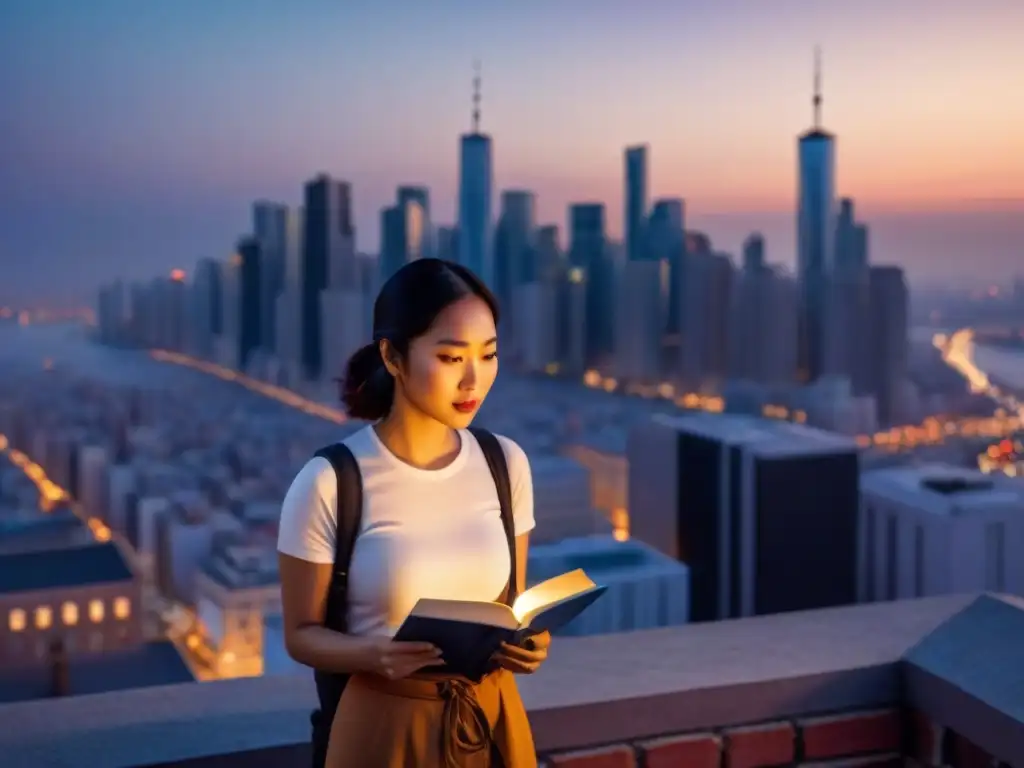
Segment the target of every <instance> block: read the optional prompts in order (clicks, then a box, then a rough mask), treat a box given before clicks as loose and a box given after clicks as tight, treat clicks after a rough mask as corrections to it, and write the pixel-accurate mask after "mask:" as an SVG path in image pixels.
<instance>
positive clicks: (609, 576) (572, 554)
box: [527, 536, 688, 584]
mask: <svg viewBox="0 0 1024 768" xmlns="http://www.w3.org/2000/svg"><path fill="white" fill-rule="evenodd" d="M576 568H582V569H583V570H584V571H586V572H587V575H588V576H590V577H591V578H593V579H596V580H597V581H599V582H603V583H606V584H607V583H610V582H613V581H619V580H630V579H633V578H636V576H637V575H638V574H653V573H669V572H671V573H678V572H680V571H684V572H685V571H687V570H688V568H687V566H686V565H685V564H684V563H681V562H679V561H678V560H674V559H673V558H671V557H668V556H667V555H664V554H662V553H661V552H659V551H657V550H656V549H654V548H653V547H649V546H647V545H646V544H643V543H642V542H640V541H637V540H636V539H627V540H626V541H616V540H615V539H614V538H612V537H611V536H579V537H575V538H569V539H563V540H561V541H558V542H553V543H551V544H539V545H537V546H531V547H530V567H529V568H528V569H527V573H529V574H530V581H531V582H536V581H538V580H543V579H547V578H551V577H553V576H557V575H558V574H560V573H565V572H566V571H570V570H574V569H576Z"/></svg>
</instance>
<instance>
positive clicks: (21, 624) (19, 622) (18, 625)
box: [7, 608, 28, 632]
mask: <svg viewBox="0 0 1024 768" xmlns="http://www.w3.org/2000/svg"><path fill="white" fill-rule="evenodd" d="M27 623H28V622H27V620H26V617H25V611H24V610H23V609H22V608H14V609H12V610H11V612H10V614H9V615H8V617H7V626H9V627H10V628H11V632H21V631H22V630H23V629H25V625H26V624H27Z"/></svg>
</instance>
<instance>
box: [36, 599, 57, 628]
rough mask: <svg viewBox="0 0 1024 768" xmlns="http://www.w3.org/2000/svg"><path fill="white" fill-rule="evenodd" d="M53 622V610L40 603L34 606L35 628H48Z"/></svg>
mask: <svg viewBox="0 0 1024 768" xmlns="http://www.w3.org/2000/svg"><path fill="white" fill-rule="evenodd" d="M51 624H53V610H52V609H51V608H50V606H48V605H40V606H39V607H38V608H36V628H37V629H49V628H50V625H51Z"/></svg>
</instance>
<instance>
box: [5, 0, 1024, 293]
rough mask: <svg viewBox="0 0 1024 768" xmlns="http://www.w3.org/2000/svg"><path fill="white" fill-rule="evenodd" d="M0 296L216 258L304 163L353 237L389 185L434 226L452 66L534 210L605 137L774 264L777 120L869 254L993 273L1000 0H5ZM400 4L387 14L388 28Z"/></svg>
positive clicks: (1004, 29)
mask: <svg viewBox="0 0 1024 768" xmlns="http://www.w3.org/2000/svg"><path fill="white" fill-rule="evenodd" d="M0 18H2V23H0V61H2V62H3V65H2V66H0V86H2V88H3V92H4V93H5V102H6V103H5V108H4V110H3V112H2V114H0V129H2V133H3V135H4V137H5V139H4V143H3V145H2V147H0V167H3V168H4V174H3V179H2V180H0V232H2V233H3V237H2V242H0V261H2V262H3V264H4V267H5V280H4V281H3V285H2V286H0V302H3V303H14V304H20V303H62V302H85V301H88V300H89V299H90V297H91V295H92V291H93V290H94V289H95V287H96V285H97V284H98V283H99V282H100V281H103V280H107V279H110V278H112V277H115V276H121V277H124V278H126V279H136V278H141V277H144V276H148V275H151V274H153V273H161V272H164V271H166V270H169V269H171V268H173V267H181V266H184V267H186V268H187V267H189V266H190V265H192V264H194V263H195V260H196V259H197V258H199V257H201V256H211V257H214V258H223V256H224V254H226V253H227V252H229V251H230V249H231V247H232V246H233V243H234V239H235V236H236V234H237V232H238V231H239V230H240V229H241V228H242V227H243V226H244V222H245V221H247V219H248V216H249V214H250V208H249V205H250V202H251V200H252V199H254V198H272V199H281V200H285V201H290V202H294V201H297V200H298V198H299V196H300V194H301V183H302V182H303V180H305V179H306V178H308V177H309V176H311V175H312V174H314V173H317V172H319V171H326V172H329V173H331V174H333V175H336V176H337V177H338V178H341V179H344V180H346V181H349V182H350V183H351V184H352V186H353V195H354V214H355V224H356V232H357V246H358V248H359V249H360V250H363V251H367V252H375V251H376V249H377V248H378V247H379V212H380V209H381V208H382V207H384V206H385V205H387V204H388V203H389V201H390V199H391V197H392V195H393V190H394V188H395V186H396V185H397V184H400V183H423V184H426V185H428V186H430V188H431V196H432V200H433V201H434V203H433V206H434V213H433V218H434V220H435V221H438V222H447V221H454V219H455V202H456V197H457V181H458V180H457V151H458V136H459V134H460V133H462V132H465V131H466V130H468V128H469V126H470V110H471V103H470V94H471V79H472V62H473V61H474V59H477V58H479V59H480V60H481V61H482V68H483V117H482V123H481V127H482V130H484V131H486V132H487V133H489V134H490V135H491V136H492V137H493V138H494V142H495V144H494V146H495V149H494V162H495V189H496V190H500V189H504V188H510V187H516V188H527V189H532V190H534V191H535V192H536V193H537V203H538V220H539V221H542V222H547V221H550V222H552V223H557V224H560V225H562V226H563V227H564V225H565V220H566V206H567V204H569V203H570V202H574V201H585V200H595V201H601V202H604V203H606V204H607V206H608V214H609V216H608V226H609V233H610V234H611V235H612V236H613V237H619V236H621V230H622V223H621V221H622V190H621V174H622V167H621V164H622V155H621V151H622V147H624V146H626V145H627V144H633V143H638V142H644V143H647V144H649V146H650V153H651V159H650V167H651V193H652V195H653V196H658V195H681V196H683V197H684V198H685V199H686V202H687V218H688V222H689V223H690V224H692V225H693V226H694V227H696V228H699V229H703V230H705V231H707V232H708V233H709V234H710V235H711V236H712V238H714V240H715V241H716V243H718V244H720V247H721V248H722V249H723V250H726V251H728V252H731V253H733V254H738V251H739V246H740V243H741V242H742V239H743V238H744V237H745V236H746V235H747V234H748V233H749V232H750V231H751V230H754V229H760V230H761V231H762V232H763V233H764V234H765V237H766V241H767V248H768V253H769V255H770V258H771V259H772V260H773V261H777V262H780V263H783V264H787V265H792V264H793V261H794V250H795V248H794V241H795V226H794V210H795V200H796V192H795V188H796V181H797V175H796V146H795V142H796V137H797V135H798V134H799V133H800V132H801V131H803V130H804V129H806V128H807V127H808V126H809V124H810V122H811V106H810V96H811V76H812V52H813V49H814V47H815V46H816V45H820V46H821V48H822V52H823V69H824V78H823V89H824V109H823V123H824V125H825V126H827V127H828V129H829V130H830V131H832V132H834V133H835V134H836V135H837V137H838V142H837V174H838V183H837V191H838V193H839V194H842V195H850V196H853V197H854V198H856V199H857V202H858V206H859V209H860V211H861V215H862V216H863V217H864V218H866V219H867V220H868V221H870V223H871V227H872V254H873V256H874V258H876V259H878V260H880V261H885V262H888V263H895V264H898V265H900V266H903V267H904V268H905V269H906V270H907V274H908V279H909V281H910V282H911V284H912V285H914V286H917V285H922V284H929V283H939V282H947V281H956V282H960V283H965V282H967V281H970V282H971V284H974V283H976V282H978V281H998V280H1001V279H1004V278H1007V277H1009V276H1010V275H1011V274H1012V272H1013V271H1014V270H1015V268H1016V266H1017V265H1018V264H1019V263H1020V255H1021V251H1022V248H1024V140H1022V139H1021V138H1020V137H1021V136H1022V135H1024V102H1022V101H1021V100H1020V99H1014V98H1012V96H1011V94H1013V93H1015V92H1019V89H1020V83H1021V77H1024V75H1022V73H1024V49H1022V48H1021V46H1020V44H1019V30H1020V29H1022V28H1024V5H1022V4H1021V3H1019V2H1014V1H1013V0H982V1H981V2H974V3H970V4H964V3H954V2H941V3H936V2H929V3H925V2H921V1H918V0H914V1H912V2H911V1H909V0H908V2H903V3H900V4H898V6H897V7H892V6H891V4H887V3H882V2H877V1H875V0H872V2H866V3H861V4H858V5H856V6H854V5H852V4H840V3H832V2H829V3H819V4H817V5H815V6H813V7H811V6H808V5H807V4H806V3H801V2H796V1H795V0H780V1H777V2H771V3H758V2H733V1H731V2H717V3H691V2H686V3H674V4H666V3H661V2H646V3H632V4H625V3H612V2H586V3H583V2H582V1H577V0H572V1H569V2H560V3H557V4H552V3H540V2H533V1H532V0H531V1H528V2H520V3H516V4H515V5H514V6H504V7H493V8H485V7H482V6H481V4H479V3H468V2H440V1H439V2H435V3H431V4H429V6H427V5H423V4H416V3H411V2H400V3H389V4H386V5H381V6H377V7H374V8H369V7H366V8H364V7H350V8H346V7H342V6H341V5H340V4H336V3H327V2H302V3H295V4H291V5H289V6H287V7H285V6H283V5H278V4H274V3H268V2H240V1H239V0H225V1H224V2H220V3H217V4H208V3H200V2H192V1H190V2H180V3H174V4H171V3H162V4H151V5H148V6H146V7H140V6H139V5H138V4H134V3H128V2H124V1H122V0H102V1H97V2H93V3H88V4H86V3H81V4H78V3H74V2H70V1H68V2H64V1H62V0H48V2H39V3H29V2H22V3H10V4H7V5H5V8H4V10H3V11H2V12H0ZM399 22H400V23H399Z"/></svg>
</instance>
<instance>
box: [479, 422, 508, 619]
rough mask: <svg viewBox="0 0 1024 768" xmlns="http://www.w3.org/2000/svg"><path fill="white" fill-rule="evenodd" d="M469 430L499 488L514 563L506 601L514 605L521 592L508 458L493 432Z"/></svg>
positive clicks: (503, 518) (504, 522)
mask: <svg viewBox="0 0 1024 768" xmlns="http://www.w3.org/2000/svg"><path fill="white" fill-rule="evenodd" d="M469 432H470V434H471V435H473V437H475V438H476V441H477V443H479V444H480V450H481V451H483V454H484V458H485V459H486V460H487V468H488V469H490V470H491V477H493V478H494V485H495V487H496V488H497V489H498V504H499V505H500V506H501V522H502V525H503V526H504V527H505V538H506V539H507V540H508V553H509V559H510V560H511V561H512V565H511V567H510V569H509V582H508V590H507V591H506V596H505V602H506V603H507V604H508V605H512V603H514V602H515V599H516V597H517V596H518V593H519V580H518V574H517V571H518V567H519V566H518V563H517V562H516V526H515V519H514V516H513V512H512V481H511V480H510V479H509V474H508V460H507V459H506V458H505V450H504V449H503V448H502V447H501V442H500V441H499V440H498V438H496V437H495V436H494V435H493V434H492V433H490V432H488V431H487V430H486V429H480V428H479V427H470V428H469Z"/></svg>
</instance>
